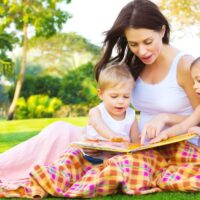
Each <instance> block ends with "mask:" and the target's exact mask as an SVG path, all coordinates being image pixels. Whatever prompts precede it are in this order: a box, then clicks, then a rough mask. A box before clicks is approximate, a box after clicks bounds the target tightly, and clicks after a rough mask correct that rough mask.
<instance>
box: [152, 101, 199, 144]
mask: <svg viewBox="0 0 200 200" xmlns="http://www.w3.org/2000/svg"><path fill="white" fill-rule="evenodd" d="M199 122H200V105H199V106H198V107H197V108H196V109H195V111H194V112H193V113H192V114H191V115H190V116H189V117H188V118H186V119H185V120H184V121H182V122H181V123H179V124H176V125H174V126H172V127H170V128H168V129H166V130H164V131H162V132H161V133H160V134H159V135H158V136H156V137H155V138H154V139H152V140H151V141H150V143H155V142H160V141H162V140H166V139H167V138H169V137H173V136H177V135H180V134H183V133H186V132H188V130H189V129H190V128H191V127H193V126H195V125H197V124H198V123H199ZM190 130H192V129H190Z"/></svg>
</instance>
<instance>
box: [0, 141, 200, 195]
mask: <svg viewBox="0 0 200 200" xmlns="http://www.w3.org/2000/svg"><path fill="white" fill-rule="evenodd" d="M162 190H173V191H177V190H178V191H199V190H200V148H198V147H196V146H194V145H192V144H190V143H188V142H180V143H177V144H171V145H168V146H164V147H159V148H157V149H155V150H148V151H142V152H137V153H134V154H123V155H118V156H114V157H112V158H110V159H107V160H105V162H104V163H103V164H100V165H92V164H91V163H90V162H88V161H87V160H85V159H84V157H83V155H82V153H81V151H80V150H79V149H75V148H68V149H67V151H66V152H65V153H64V154H63V155H62V156H61V157H60V158H59V159H58V160H56V161H55V162H54V163H52V164H51V165H48V166H40V165H36V166H35V168H34V169H33V171H32V172H31V173H30V178H29V179H27V181H26V183H24V182H23V184H20V183H18V184H17V185H16V184H15V187H13V188H12V187H9V188H8V187H7V188H6V185H5V184H3V183H1V184H0V195H1V196H0V197H11V196H12V197H13V196H16V197H26V198H33V197H38V196H39V197H45V196H47V195H48V194H50V195H52V196H57V197H68V198H73V197H74V198H80V197H82V198H91V197H96V196H106V195H109V194H115V193H117V192H122V193H124V194H129V195H134V194H138V195H139V194H147V193H153V192H160V191H162Z"/></svg>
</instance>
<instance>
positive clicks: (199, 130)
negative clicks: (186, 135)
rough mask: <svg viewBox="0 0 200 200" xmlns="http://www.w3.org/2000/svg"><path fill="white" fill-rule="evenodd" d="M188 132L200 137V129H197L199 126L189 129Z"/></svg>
mask: <svg viewBox="0 0 200 200" xmlns="http://www.w3.org/2000/svg"><path fill="white" fill-rule="evenodd" d="M188 132H191V133H196V134H197V135H199V136H200V127H199V126H193V127H192V128H190V129H189V130H188Z"/></svg>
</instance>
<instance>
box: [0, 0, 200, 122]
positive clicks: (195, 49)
mask: <svg viewBox="0 0 200 200" xmlns="http://www.w3.org/2000/svg"><path fill="white" fill-rule="evenodd" d="M128 2H130V0H51V1H49V0H43V1H41V0H40V1H39V0H35V1H31V0H25V1H23V3H22V1H14V0H10V1H1V2H0V119H1V120H12V119H15V120H16V119H33V118H60V117H79V116H86V115H87V113H88V110H89V108H90V107H92V106H94V105H96V104H97V103H98V102H99V99H98V97H97V94H96V82H95V79H94V65H95V63H96V62H97V60H98V59H99V57H100V55H101V46H102V41H103V39H104V34H103V33H104V32H105V31H107V30H108V29H109V28H110V27H111V26H112V24H113V22H114V20H115V18H116V17H117V15H118V13H119V11H120V10H121V8H122V7H123V6H124V5H126V4H127V3H128ZM154 2H155V3H156V4H157V5H158V6H159V7H160V9H161V10H162V12H163V13H164V15H165V16H166V17H167V18H168V20H169V22H170V24H171V44H172V45H174V46H176V47H177V48H179V49H181V50H182V51H185V52H187V53H189V54H192V55H193V56H194V57H197V56H199V47H200V28H199V27H200V0H193V1H189V0H155V1H154Z"/></svg>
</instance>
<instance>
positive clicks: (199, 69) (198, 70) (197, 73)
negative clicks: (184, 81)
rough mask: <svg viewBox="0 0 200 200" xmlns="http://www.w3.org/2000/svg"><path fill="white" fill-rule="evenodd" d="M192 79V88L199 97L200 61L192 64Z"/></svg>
mask: <svg viewBox="0 0 200 200" xmlns="http://www.w3.org/2000/svg"><path fill="white" fill-rule="evenodd" d="M191 74H192V79H193V80H194V85H193V88H194V90H195V92H196V93H197V95H198V96H199V97H200V62H197V63H195V64H194V66H193V67H192V69H191Z"/></svg>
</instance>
